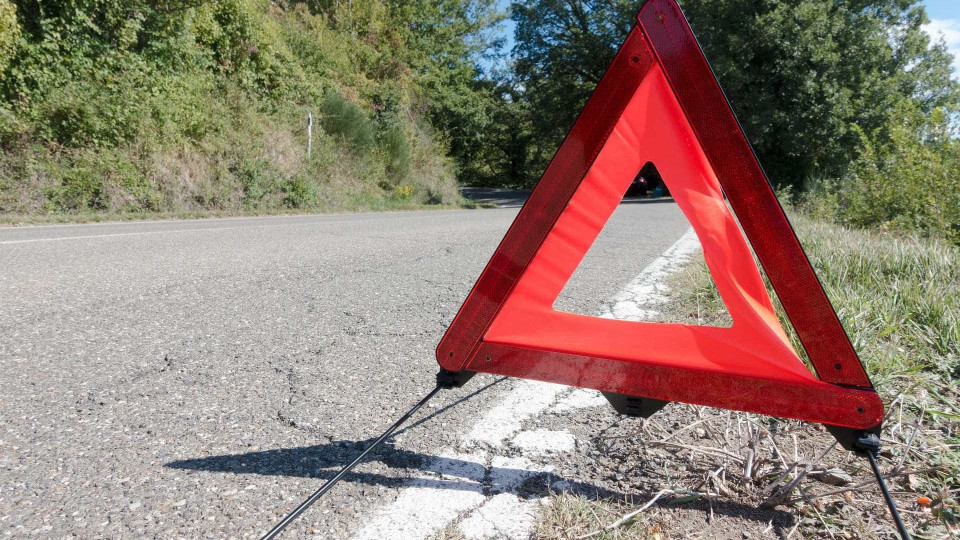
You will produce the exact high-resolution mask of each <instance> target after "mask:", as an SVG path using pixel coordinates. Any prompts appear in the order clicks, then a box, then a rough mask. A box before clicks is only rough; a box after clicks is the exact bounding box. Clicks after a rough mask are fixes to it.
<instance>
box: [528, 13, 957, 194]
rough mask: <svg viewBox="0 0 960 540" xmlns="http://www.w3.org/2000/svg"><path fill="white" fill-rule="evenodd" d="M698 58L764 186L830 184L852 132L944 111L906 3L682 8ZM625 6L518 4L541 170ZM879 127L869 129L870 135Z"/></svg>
mask: <svg viewBox="0 0 960 540" xmlns="http://www.w3.org/2000/svg"><path fill="white" fill-rule="evenodd" d="M682 5H683V8H684V11H685V13H686V15H687V17H688V18H689V20H690V24H691V26H692V27H693V29H694V32H695V33H696V35H697V37H698V39H699V41H700V43H701V45H702V46H703V48H704V52H705V54H706V56H707V58H708V59H709V61H710V62H711V64H712V66H713V68H714V71H715V72H716V74H717V77H718V79H719V80H720V83H721V85H722V86H723V88H724V90H725V91H726V93H727V95H728V96H729V98H730V100H731V102H732V104H733V107H734V109H735V111H736V113H737V114H738V116H739V118H740V120H741V122H742V123H743V126H744V129H745V130H746V132H747V135H748V137H749V138H750V140H751V141H752V142H753V144H754V146H755V148H756V150H757V153H758V155H759V156H760V159H761V162H762V163H763V164H764V166H765V167H766V168H767V169H768V172H769V173H770V175H771V178H772V179H773V180H774V181H775V182H776V183H777V184H780V185H792V186H801V185H802V184H803V183H804V182H805V181H808V180H810V179H812V178H815V177H819V176H831V177H839V176H840V175H842V174H843V173H844V172H845V170H846V167H847V166H848V165H849V163H851V162H852V161H853V160H854V159H856V158H857V157H858V156H859V155H860V153H861V152H862V145H861V144H860V143H861V136H862V134H863V133H871V134H874V133H875V134H876V135H877V136H881V137H883V136H889V131H890V126H887V125H886V124H887V122H889V121H890V117H891V112H892V111H894V110H896V109H897V108H898V107H901V106H902V105H903V104H904V103H909V104H912V105H916V106H917V107H918V108H919V109H920V110H921V111H922V112H924V113H930V112H931V111H933V110H934V109H937V108H940V107H947V108H950V109H952V108H954V107H955V106H956V103H957V96H958V90H957V84H956V83H955V82H954V81H953V80H952V79H951V73H952V72H951V61H952V58H951V56H950V55H949V54H948V53H947V51H946V49H945V46H944V45H943V44H942V43H936V42H932V41H931V39H930V37H929V35H928V34H927V33H926V32H925V31H924V29H923V25H924V23H926V22H928V20H927V18H926V15H925V13H924V10H923V8H922V7H921V6H920V3H919V1H918V0H783V1H776V0H687V1H685V2H682ZM636 9H637V4H636V3H635V2H630V1H625V0H609V1H608V0H572V1H561V0H523V1H519V2H515V3H514V4H513V18H514V20H515V21H516V24H517V31H516V47H515V49H514V54H515V57H516V64H515V72H516V78H517V83H518V84H519V85H521V86H522V87H523V89H524V99H525V100H527V101H528V102H529V103H530V109H531V111H532V116H531V125H532V129H533V130H534V132H535V133H536V137H535V138H536V139H537V140H540V141H544V144H545V145H547V148H534V149H532V154H533V155H534V156H537V159H536V161H537V162H538V163H541V164H542V163H543V161H544V160H545V159H547V158H549V156H550V154H551V149H552V148H553V146H554V145H555V144H557V143H558V142H559V141H560V140H561V139H562V135H563V133H565V131H566V130H567V129H569V127H570V125H572V122H573V119H574V118H575V116H576V113H577V111H579V108H580V106H582V104H583V102H585V100H586V98H587V97H588V96H589V94H590V92H591V91H592V90H593V88H594V87H595V86H596V84H597V82H598V81H599V79H600V77H601V76H602V74H603V72H604V69H605V68H606V66H607V65H608V64H609V62H610V60H611V59H612V57H613V54H614V53H615V52H616V49H617V47H618V46H619V44H620V43H621V42H622V41H623V39H624V38H625V36H626V34H627V33H628V32H629V30H630V27H631V26H632V23H633V21H634V20H635V19H634V16H635V12H636ZM878 129H879V131H877V130H878Z"/></svg>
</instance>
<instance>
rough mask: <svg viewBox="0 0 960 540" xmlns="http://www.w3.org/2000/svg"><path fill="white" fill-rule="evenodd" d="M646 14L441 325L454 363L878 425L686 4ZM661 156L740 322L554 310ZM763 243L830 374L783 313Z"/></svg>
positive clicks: (656, 6) (445, 357) (666, 3)
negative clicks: (630, 191) (636, 181)
mask: <svg viewBox="0 0 960 540" xmlns="http://www.w3.org/2000/svg"><path fill="white" fill-rule="evenodd" d="M638 22H639V24H638V25H637V26H635V27H634V29H633V30H632V31H631V33H630V35H629V36H628V38H627V40H626V42H625V43H624V45H623V46H622V47H621V49H620V51H619V52H618V54H617V56H616V58H615V59H614V61H613V63H612V65H611V66H610V68H609V69H608V71H607V73H606V75H605V76H604V78H603V80H602V81H601V83H600V84H599V85H598V87H597V89H596V91H595V92H594V94H593V96H592V97H591V98H590V100H589V102H588V103H587V105H586V107H585V108H584V110H583V112H582V113H581V115H580V117H579V118H578V119H577V121H576V123H575V125H574V127H573V128H572V130H571V132H570V134H569V135H568V136H567V138H566V139H565V140H564V142H563V144H562V145H561V147H560V149H559V150H558V151H557V154H556V155H555V156H554V159H553V160H552V161H551V163H550V165H549V166H548V168H547V170H546V172H545V173H544V175H543V177H542V178H541V180H540V182H539V183H538V184H537V187H536V189H535V190H534V191H533V193H531V196H530V198H529V199H528V201H527V203H526V204H525V205H524V207H523V209H522V210H521V212H520V214H519V215H518V216H517V219H516V220H515V221H514V223H513V225H512V226H511V228H510V230H509V231H508V232H507V235H506V236H505V237H504V240H503V241H502V242H501V244H500V246H499V247H498V248H497V251H496V252H495V254H494V256H493V258H492V259H491V261H490V262H489V263H488V265H487V267H486V269H485V270H484V272H483V274H482V275H481V277H480V280H479V281H478V282H477V284H476V285H475V286H474V289H473V291H472V292H471V293H470V295H469V296H468V298H467V300H466V302H465V303H464V305H463V307H462V308H461V310H460V312H459V313H458V315H457V317H456V318H455V319H454V321H453V323H452V324H451V326H450V328H449V329H448V330H447V333H446V334H445V336H444V338H443V339H442V340H441V342H440V344H439V346H438V349H437V359H438V361H439V362H440V364H441V366H442V367H443V368H444V369H446V370H448V371H452V372H464V371H468V372H486V373H497V374H503V375H510V376H514V377H523V378H531V379H538V380H544V381H550V382H556V383H561V384H568V385H573V386H580V387H586V388H594V389H597V390H601V391H604V392H610V393H617V394H623V395H627V396H637V397H642V398H650V399H655V400H661V401H680V402H686V403H694V404H700V405H709V406H714V407H722V408H729V409H736V410H743V411H749V412H756V413H760V414H767V415H773V416H781V417H788V418H796V419H801V420H807V421H814V422H820V423H824V424H828V425H833V426H842V427H847V428H855V429H872V428H875V427H877V426H878V425H879V423H880V421H881V419H882V417H883V406H882V404H881V402H880V399H879V397H878V396H877V394H876V392H875V391H874V390H873V387H872V385H871V383H870V380H869V378H868V377H867V375H866V372H865V371H864V369H863V366H862V364H861V363H860V361H859V359H858V358H857V356H856V352H855V351H854V349H853V347H852V346H851V345H850V342H849V339H848V338H847V336H846V334H845V333H844V331H843V328H842V326H841V325H840V322H839V320H838V318H837V316H836V313H835V312H834V311H833V308H832V307H831V306H830V303H829V301H828V300H827V298H826V295H825V293H824V292H823V289H822V287H821V286H820V283H819V281H818V280H817V278H816V275H815V274H814V272H813V269H812V268H811V266H810V264H809V262H808V260H807V258H806V255H805V254H804V253H803V250H802V248H801V247H800V243H799V241H797V239H796V236H795V235H794V233H793V230H792V228H791V227H790V224H789V222H788V221H787V219H786V216H785V215H784V213H783V210H782V208H781V207H780V205H779V203H778V202H777V200H776V197H775V195H774V193H773V190H772V189H771V187H770V184H769V182H768V181H767V179H766V176H765V175H764V173H763V171H762V169H761V168H760V165H759V163H758V162H757V160H756V157H755V155H754V154H753V151H752V149H751V147H750V145H749V143H748V142H747V140H746V138H745V136H744V134H743V132H742V130H741V129H740V126H739V124H738V123H737V121H736V118H735V117H734V115H733V112H732V110H731V108H730V106H729V104H728V103H727V101H726V99H725V98H724V96H723V93H722V91H721V90H720V87H719V85H718V83H717V81H716V79H715V77H714V76H713V74H712V72H711V71H710V68H709V65H708V64H707V63H706V60H705V59H704V57H703V53H702V51H701V50H700V48H699V46H698V45H697V43H696V40H695V38H694V37H693V34H692V32H691V31H690V28H689V26H688V25H687V22H686V20H685V19H684V18H683V15H682V13H681V12H680V10H679V7H678V6H677V5H676V2H675V1H674V0H651V1H649V2H647V3H646V4H645V5H644V7H643V8H642V9H641V11H640V14H639V15H638ZM649 161H652V162H653V163H655V164H656V166H657V168H658V169H659V170H660V172H661V174H662V175H663V177H664V178H667V179H669V187H670V191H671V194H672V195H673V197H674V200H675V201H676V203H677V205H678V206H679V207H680V209H681V210H682V212H683V213H684V215H685V216H686V217H687V219H688V220H689V221H690V223H691V225H692V226H693V229H694V231H695V232H696V235H697V237H698V239H699V240H700V243H701V245H702V247H703V252H704V258H705V260H706V263H707V266H708V268H709V270H710V273H711V275H712V277H713V280H714V283H715V284H716V287H717V289H718V291H719V293H720V295H721V297H722V298H723V301H724V303H725V304H726V306H727V309H728V311H729V313H730V316H731V317H732V319H733V325H732V326H731V327H729V328H717V327H706V326H695V325H685V324H662V323H645V322H628V321H616V320H610V319H603V318H599V317H589V316H583V315H577V314H572V313H565V312H560V311H556V310H554V309H553V303H554V301H555V300H556V298H557V296H558V295H559V294H560V292H561V291H562V289H563V287H564V285H565V284H566V282H567V281H568V280H569V279H570V276H571V275H572V274H573V272H574V271H575V270H576V268H577V266H578V265H579V264H580V262H581V261H582V259H583V257H584V255H585V254H586V252H587V250H588V249H589V248H590V246H591V244H592V243H593V242H594V240H595V239H596V237H597V236H598V235H599V233H600V231H601V229H602V228H603V226H604V224H605V223H606V221H607V219H608V218H609V217H610V215H611V214H612V213H613V211H614V209H615V208H616V207H617V204H618V203H619V202H620V200H621V197H622V195H623V193H624V191H625V190H626V188H627V187H628V186H629V184H630V182H631V181H632V180H633V178H634V177H635V176H636V174H637V172H638V171H639V170H640V168H641V167H642V166H643V165H644V164H645V163H647V162H649ZM724 195H726V197H727V198H728V200H729V207H728V204H727V202H728V201H727V200H725V197H724ZM730 207H732V208H733V210H734V212H736V215H737V217H739V220H740V221H739V225H738V221H737V219H735V217H734V214H733V213H732V212H731V211H730ZM741 227H742V231H741ZM748 242H749V243H748ZM751 245H752V246H753V248H754V250H755V252H756V254H757V258H758V259H759V260H760V261H761V263H762V264H763V266H764V269H765V270H766V272H767V275H768V277H769V279H770V281H771V284H772V285H773V287H774V289H775V291H776V292H777V294H778V297H779V298H780V301H781V303H782V305H783V306H784V309H785V310H786V312H787V314H788V315H789V317H790V319H791V322H792V324H793V325H794V327H795V329H796V330H797V333H798V335H799V336H800V339H801V341H802V343H803V346H804V348H805V349H806V352H807V354H808V356H809V358H810V360H811V362H812V363H813V364H814V366H815V367H816V371H817V373H813V372H811V371H810V370H809V369H808V368H807V367H806V366H805V365H804V363H803V362H802V361H801V360H800V358H799V356H798V355H797V353H796V352H795V351H794V349H793V347H792V346H791V344H790V341H789V339H788V338H787V336H786V333H785V332H784V329H783V328H782V327H781V325H780V323H779V321H778V319H777V316H776V314H775V312H774V309H773V305H772V303H771V300H770V298H769V296H768V295H767V291H766V288H765V286H764V282H763V279H762V278H761V275H760V272H759V269H758V268H757V266H756V264H755V262H754V258H753V255H752V254H751V251H750V246H751Z"/></svg>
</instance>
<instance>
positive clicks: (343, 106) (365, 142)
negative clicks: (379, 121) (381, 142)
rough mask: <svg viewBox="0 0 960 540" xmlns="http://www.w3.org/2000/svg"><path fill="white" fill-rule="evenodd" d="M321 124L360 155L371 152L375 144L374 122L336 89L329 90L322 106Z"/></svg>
mask: <svg viewBox="0 0 960 540" xmlns="http://www.w3.org/2000/svg"><path fill="white" fill-rule="evenodd" d="M320 111H321V116H320V124H321V125H322V126H323V129H324V130H325V131H326V132H327V133H329V134H330V135H333V136H334V137H337V138H339V139H340V140H341V141H342V142H343V143H344V144H346V145H347V147H349V148H350V149H351V150H353V151H354V152H355V153H357V154H359V155H365V154H367V153H369V152H370V149H371V148H373V144H374V135H373V133H374V132H373V122H372V121H370V118H368V117H367V115H366V114H364V112H363V111H362V110H361V109H360V107H358V106H357V105H356V104H355V103H352V102H350V101H347V100H346V99H344V98H343V96H341V95H340V94H338V93H337V92H334V91H332V90H331V91H330V92H327V95H326V96H325V97H324V99H323V103H322V104H321V106H320Z"/></svg>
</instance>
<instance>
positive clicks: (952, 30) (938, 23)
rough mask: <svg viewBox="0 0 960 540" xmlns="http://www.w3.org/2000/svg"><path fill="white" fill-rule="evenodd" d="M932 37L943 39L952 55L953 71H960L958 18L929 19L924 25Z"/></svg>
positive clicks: (959, 26)
mask: <svg viewBox="0 0 960 540" xmlns="http://www.w3.org/2000/svg"><path fill="white" fill-rule="evenodd" d="M926 30H927V33H928V34H930V35H931V36H933V39H935V40H938V39H941V38H942V39H943V40H944V42H946V44H947V49H949V50H950V53H951V54H952V55H953V73H954V75H955V76H956V74H958V73H960V19H931V21H930V23H929V24H927V25H926Z"/></svg>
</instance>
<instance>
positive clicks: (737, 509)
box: [166, 439, 794, 532]
mask: <svg viewBox="0 0 960 540" xmlns="http://www.w3.org/2000/svg"><path fill="white" fill-rule="evenodd" d="M372 442H373V439H368V440H365V441H336V442H331V443H329V444H318V445H315V446H303V447H299V448H283V449H277V450H265V451H260V452H248V453H246V454H233V455H225V456H212V457H207V458H197V459H186V460H182V461H174V462H172V463H168V464H167V465H166V466H167V467H170V468H173V469H186V470H195V471H205V472H221V473H234V474H261V475H270V476H298V477H305V478H317V479H323V480H325V479H328V478H330V477H332V476H333V475H335V474H336V473H337V471H338V470H339V468H340V467H341V466H342V465H343V464H345V463H347V462H348V461H350V460H351V459H352V458H353V457H354V456H356V454H357V453H359V452H361V451H362V450H363V449H364V448H366V447H367V446H368V445H369V444H371V443H372ZM368 461H379V462H381V463H383V464H384V465H386V466H388V467H390V468H402V469H417V470H419V471H422V472H425V473H433V474H434V475H435V476H428V475H424V476H421V477H418V478H415V479H413V480H411V479H409V478H406V477H394V476H387V475H383V474H375V473H362V472H361V473H357V472H354V473H350V474H348V475H347V476H346V477H344V479H343V480H344V481H345V482H354V483H362V484H367V485H378V486H388V487H401V486H404V485H412V486H415V487H419V488H432V489H443V490H458V491H474V492H484V493H499V492H504V491H509V492H512V493H515V494H517V495H518V496H520V497H521V498H532V497H543V496H545V495H547V494H548V493H549V492H550V491H553V492H554V493H556V492H557V491H563V492H567V493H575V494H579V495H583V496H585V497H588V498H590V499H598V498H599V499H612V500H614V501H620V502H630V503H632V504H642V503H643V502H645V501H647V500H649V499H651V498H652V497H653V495H654V494H655V492H656V490H647V489H638V490H637V491H635V492H631V493H629V494H627V493H623V492H620V491H615V490H610V489H607V488H605V487H601V486H596V485H593V484H590V483H585V482H580V481H577V480H573V479H566V478H563V477H561V476H558V475H556V474H554V473H546V472H540V471H531V470H527V469H522V468H512V467H496V466H491V467H489V468H487V467H486V466H485V465H484V464H483V463H478V462H476V461H466V460H463V459H458V458H456V457H448V456H432V455H426V454H421V453H417V452H410V451H408V450H402V449H398V448H396V447H395V446H394V445H393V443H392V442H386V443H384V445H383V446H381V448H380V449H378V450H377V451H376V452H374V453H373V454H371V458H370V459H369V460H368ZM548 486H552V487H551V488H550V490H548ZM318 487H319V485H318ZM663 502H664V503H663V505H662V506H661V508H663V509H670V508H676V509H680V508H684V509H687V510H699V511H703V512H704V513H705V514H710V513H715V514H721V515H725V516H731V517H740V518H743V519H747V520H750V521H755V522H762V523H771V524H772V525H773V527H774V529H777V530H781V532H782V531H783V530H784V529H789V527H791V526H792V525H793V520H794V518H793V516H792V515H791V514H790V513H789V512H784V511H782V510H776V509H767V508H758V507H755V506H752V505H746V504H741V503H738V502H735V501H724V500H713V501H706V500H699V501H695V502H692V503H684V504H683V505H682V506H680V505H676V506H674V505H672V504H671V503H670V499H669V498H666V499H663Z"/></svg>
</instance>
